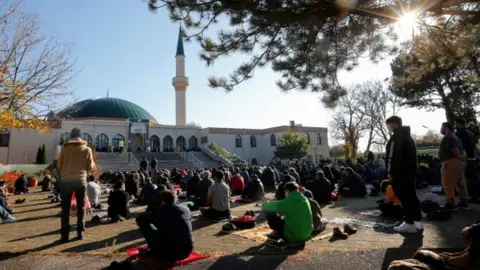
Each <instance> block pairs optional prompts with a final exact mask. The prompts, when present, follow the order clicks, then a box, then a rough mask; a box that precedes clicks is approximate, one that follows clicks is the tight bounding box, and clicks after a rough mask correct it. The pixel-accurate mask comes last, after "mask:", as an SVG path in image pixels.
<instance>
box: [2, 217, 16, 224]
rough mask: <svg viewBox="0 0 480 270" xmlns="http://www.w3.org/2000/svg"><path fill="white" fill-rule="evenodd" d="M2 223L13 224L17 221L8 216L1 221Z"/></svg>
mask: <svg viewBox="0 0 480 270" xmlns="http://www.w3.org/2000/svg"><path fill="white" fill-rule="evenodd" d="M3 222H4V223H13V222H17V219H16V218H14V217H12V216H8V217H7V218H6V219H4V220H3Z"/></svg>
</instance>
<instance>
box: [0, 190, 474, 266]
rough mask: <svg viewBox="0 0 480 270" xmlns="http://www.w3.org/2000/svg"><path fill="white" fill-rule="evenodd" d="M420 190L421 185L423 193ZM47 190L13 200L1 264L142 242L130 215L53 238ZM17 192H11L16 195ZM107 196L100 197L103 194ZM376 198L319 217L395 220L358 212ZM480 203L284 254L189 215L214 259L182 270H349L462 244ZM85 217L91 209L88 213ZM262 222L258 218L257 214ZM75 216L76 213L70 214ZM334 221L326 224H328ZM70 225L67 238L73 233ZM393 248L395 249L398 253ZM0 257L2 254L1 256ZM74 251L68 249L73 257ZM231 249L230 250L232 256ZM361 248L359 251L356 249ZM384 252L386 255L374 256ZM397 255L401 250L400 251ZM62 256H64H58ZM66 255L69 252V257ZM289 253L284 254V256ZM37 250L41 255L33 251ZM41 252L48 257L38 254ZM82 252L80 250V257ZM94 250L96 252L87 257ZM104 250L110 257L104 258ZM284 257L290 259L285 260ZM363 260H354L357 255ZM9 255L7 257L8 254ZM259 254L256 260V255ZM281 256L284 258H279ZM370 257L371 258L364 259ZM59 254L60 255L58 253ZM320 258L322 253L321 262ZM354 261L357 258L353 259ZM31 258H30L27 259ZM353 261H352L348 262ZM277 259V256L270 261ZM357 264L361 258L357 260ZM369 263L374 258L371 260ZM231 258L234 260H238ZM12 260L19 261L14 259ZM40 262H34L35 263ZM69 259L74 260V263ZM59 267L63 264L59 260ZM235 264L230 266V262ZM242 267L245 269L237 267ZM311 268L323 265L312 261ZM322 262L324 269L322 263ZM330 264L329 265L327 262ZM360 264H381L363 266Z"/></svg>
mask: <svg viewBox="0 0 480 270" xmlns="http://www.w3.org/2000/svg"><path fill="white" fill-rule="evenodd" d="M423 193H424V192H423ZM47 195H48V194H47V193H41V192H35V193H33V194H29V195H27V196H25V197H26V198H27V202H26V203H25V204H21V205H16V206H15V209H16V211H17V214H15V216H16V217H17V218H18V219H19V222H17V223H13V224H1V225H0V243H1V244H0V269H31V268H12V267H10V266H9V263H10V264H12V263H13V262H15V261H21V260H24V261H25V265H26V266H27V267H28V266H31V265H33V264H35V269H39V270H40V269H63V268H62V266H60V265H59V264H60V262H56V263H51V265H54V266H55V265H56V267H57V268H48V267H46V266H45V267H46V268H42V267H38V266H37V261H38V264H39V263H40V262H45V263H46V262H48V260H49V259H46V258H49V257H48V255H59V254H58V253H59V252H61V253H62V258H65V263H66V265H72V263H75V260H79V261H83V260H82V259H81V256H82V255H88V258H98V259H95V260H90V259H89V261H88V262H85V263H95V266H93V265H88V264H85V265H83V264H82V265H83V266H82V267H81V268H78V269H100V268H102V267H105V266H106V265H108V264H109V262H111V261H112V260H113V259H112V256H113V257H115V259H123V258H125V255H124V251H125V250H126V249H128V248H130V247H134V246H137V245H139V244H142V243H144V241H143V239H142V237H141V235H140V233H139V231H138V230H137V228H136V225H135V221H134V220H127V221H124V222H121V223H116V224H101V225H93V224H90V223H88V226H87V234H86V238H85V239H84V240H82V241H75V242H71V243H68V244H59V243H58V242H57V240H58V239H59V226H60V219H59V218H58V214H59V208H58V207H56V205H55V204H51V203H50V201H49V200H48V199H47ZM22 197H23V196H16V197H15V199H18V198H22ZM426 197H428V198H433V199H435V200H439V202H442V201H443V199H442V198H441V197H440V196H436V195H433V196H432V195H425V194H423V195H422V198H424V199H425V198H426ZM103 199H104V200H105V199H106V196H105V197H104V198H103ZM378 199H379V197H375V198H368V199H348V200H343V199H342V200H341V201H339V202H337V203H335V204H334V205H330V206H327V207H325V208H323V213H324V216H325V217H327V218H328V219H330V220H331V219H333V218H342V217H347V218H357V219H362V220H370V221H382V222H394V221H388V220H384V219H382V218H372V217H368V216H364V215H360V214H358V211H361V210H367V209H372V208H373V207H374V206H375V201H376V200H378ZM132 210H133V212H136V213H138V212H141V211H143V210H144V208H143V207H134V208H132ZM246 210H255V211H258V210H259V208H258V207H255V205H254V204H247V205H240V206H235V207H234V208H233V214H234V215H241V214H243V213H244V212H245V211H246ZM479 213H480V207H478V206H475V207H473V208H472V209H471V210H469V211H465V212H457V213H455V214H454V218H453V220H452V221H448V222H436V223H430V222H427V223H426V228H425V232H424V235H423V237H422V236H420V235H413V236H409V237H406V238H404V237H403V236H401V235H398V234H393V233H392V232H391V231H387V232H384V231H376V230H374V229H371V228H361V227H360V228H359V232H358V233H357V234H356V235H353V236H351V237H350V238H349V239H348V240H345V241H329V239H325V240H318V241H315V242H312V243H309V244H307V246H306V247H305V250H303V251H302V252H301V253H299V254H295V255H290V254H286V253H283V251H281V250H279V249H277V248H271V247H265V246H262V245H260V244H259V243H258V242H255V241H252V240H249V239H244V238H242V237H239V236H236V235H231V234H230V235H223V234H219V231H220V228H221V226H222V225H223V223H217V224H212V223H211V222H209V221H206V220H204V219H201V218H200V219H198V218H194V219H193V220H192V224H193V228H194V230H195V231H194V235H195V246H196V250H197V251H198V252H201V253H206V254H208V255H211V256H212V257H213V258H215V259H217V260H216V261H212V260H207V261H204V262H200V263H197V264H194V265H192V266H188V267H184V268H186V269H205V268H207V266H206V265H208V267H210V268H212V269H220V268H221V267H220V268H217V267H219V266H218V265H220V266H221V265H224V264H225V265H230V264H231V262H234V261H235V262H238V264H239V265H245V266H246V268H252V269H253V268H255V269H257V268H258V267H262V268H266V269H273V268H275V267H263V266H262V265H263V264H267V265H271V266H274V265H275V264H276V265H277V266H281V268H283V269H290V268H294V267H295V265H297V264H300V265H303V266H304V267H305V268H306V269H308V268H309V267H310V266H312V267H313V266H315V265H317V264H320V263H321V264H322V265H323V264H330V263H332V262H337V261H338V263H339V264H340V265H342V266H340V265H339V266H338V267H336V268H335V269H353V268H348V267H347V265H351V267H354V266H355V267H357V266H359V265H362V266H363V264H365V265H366V264H370V263H367V262H368V261H369V260H375V262H376V263H377V264H376V265H377V266H378V263H382V262H383V259H382V258H383V257H385V253H388V252H389V250H392V249H395V248H401V249H400V250H403V251H406V252H407V253H408V252H410V251H411V250H414V249H417V248H419V247H424V248H461V247H463V243H462V240H461V238H460V235H459V232H460V230H461V228H463V227H464V226H467V225H469V224H471V223H472V222H474V221H476V220H477V219H478V217H480V214H479ZM88 218H89V219H90V218H91V216H89V217H88ZM259 221H260V222H261V221H262V219H261V217H260V220H259ZM71 223H72V224H74V223H75V219H74V218H72V219H71ZM332 227H333V226H331V225H330V226H329V227H327V230H331V228H332ZM74 235H75V233H74V229H73V230H72V237H74ZM20 253H23V254H24V253H33V254H34V255H35V256H33V255H28V256H20V257H16V258H14V259H11V257H12V256H13V255H18V254H20ZM397 253H398V252H397ZM2 254H3V258H4V259H5V260H2V259H1V258H2V256H1V255H2ZM72 254H73V255H74V256H72ZM232 254H236V255H234V256H232ZM318 254H328V256H319V255H318ZM361 254H363V255H361ZM380 254H384V255H380ZM402 254H403V253H402ZM63 255H64V256H63ZM67 255H68V256H67ZM288 255H290V256H288ZM38 256H40V257H38ZM43 256H47V257H43ZM79 256H80V257H79ZM92 256H100V257H92ZM104 256H108V257H104ZM287 256H288V260H286V258H287ZM362 256H365V258H364V259H361V260H360V259H358V258H363V257H362ZM8 258H10V259H8ZM259 258H260V259H259ZM280 258H283V260H280ZM369 258H370V259H369ZM62 260H63V259H62ZM322 260H327V261H326V262H324V261H322ZM357 260H358V261H359V262H358V263H357V262H356V261H357ZM30 261H32V262H31V263H29V262H30ZM349 261H351V263H348V262H349ZM275 262H276V263H275ZM362 263H363V264H362ZM372 263H373V262H372ZM236 264H237V263H236ZM16 265H17V267H18V265H19V264H16ZM39 265H40V264H39ZM73 265H75V264H73ZM65 268H68V267H67V266H65ZM235 269H236V268H235ZM243 269H245V268H243ZM317 269H322V268H318V266H317ZM325 269H327V268H325ZM328 269H332V268H328ZM361 269H380V268H378V267H377V268H366V267H361Z"/></svg>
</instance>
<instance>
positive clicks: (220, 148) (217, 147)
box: [208, 143, 235, 160]
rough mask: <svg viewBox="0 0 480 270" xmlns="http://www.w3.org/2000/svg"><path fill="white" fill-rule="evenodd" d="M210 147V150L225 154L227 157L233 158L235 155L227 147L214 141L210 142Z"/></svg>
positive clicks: (221, 154)
mask: <svg viewBox="0 0 480 270" xmlns="http://www.w3.org/2000/svg"><path fill="white" fill-rule="evenodd" d="M208 148H210V150H212V152H214V153H215V154H217V155H220V156H223V157H224V158H226V159H229V160H231V159H233V158H234V157H235V155H234V154H232V153H230V152H228V151H227V149H225V148H223V147H220V146H218V145H216V144H214V143H212V144H210V145H209V146H208Z"/></svg>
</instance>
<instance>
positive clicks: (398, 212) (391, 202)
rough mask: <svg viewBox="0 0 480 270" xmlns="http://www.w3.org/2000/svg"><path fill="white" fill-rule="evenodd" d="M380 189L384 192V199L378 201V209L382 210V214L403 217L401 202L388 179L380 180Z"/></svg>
mask: <svg viewBox="0 0 480 270" xmlns="http://www.w3.org/2000/svg"><path fill="white" fill-rule="evenodd" d="M380 189H381V190H382V191H383V192H385V200H380V201H378V209H379V210H380V211H382V215H383V216H385V217H392V218H401V217H403V208H402V203H401V202H400V200H399V199H398V198H397V196H396V195H395V193H394V192H393V188H392V185H391V183H390V180H384V181H382V184H381V185H380Z"/></svg>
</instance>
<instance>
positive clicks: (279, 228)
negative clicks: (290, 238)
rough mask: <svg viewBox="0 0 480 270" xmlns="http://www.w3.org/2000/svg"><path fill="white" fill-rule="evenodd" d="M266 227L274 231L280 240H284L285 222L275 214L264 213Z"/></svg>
mask: <svg viewBox="0 0 480 270" xmlns="http://www.w3.org/2000/svg"><path fill="white" fill-rule="evenodd" d="M265 215H266V216H267V223H268V227H270V229H272V230H273V231H275V232H276V233H277V234H278V236H279V237H280V238H282V239H284V238H285V220H284V219H283V218H282V217H280V216H279V215H278V214H277V213H265Z"/></svg>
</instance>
